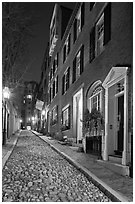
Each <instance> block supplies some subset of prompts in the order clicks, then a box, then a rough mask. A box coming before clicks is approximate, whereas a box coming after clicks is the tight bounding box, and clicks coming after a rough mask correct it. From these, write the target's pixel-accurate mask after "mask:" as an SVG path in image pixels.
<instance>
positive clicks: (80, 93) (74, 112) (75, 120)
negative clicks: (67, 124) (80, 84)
mask: <svg viewBox="0 0 135 204" xmlns="http://www.w3.org/2000/svg"><path fill="white" fill-rule="evenodd" d="M78 96H79V97H80V99H79V100H81V101H82V112H81V120H83V88H80V89H79V90H78V91H77V92H76V93H75V94H74V95H73V135H74V136H75V138H76V143H78V135H77V132H78V127H77V124H78V122H77V100H76V99H77V97H78ZM81 129H82V128H81ZM81 133H82V134H83V132H82V130H81ZM82 136H83V135H82Z"/></svg>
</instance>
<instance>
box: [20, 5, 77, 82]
mask: <svg viewBox="0 0 135 204" xmlns="http://www.w3.org/2000/svg"><path fill="white" fill-rule="evenodd" d="M55 3H56V2H40V3H39V2H28V3H26V4H27V5H28V8H29V9H30V10H32V12H33V13H35V14H36V15H37V16H39V19H40V20H39V22H38V23H37V24H35V25H34V26H32V31H33V34H34V37H33V38H32V39H31V40H30V41H29V47H30V53H29V55H30V64H31V65H30V66H29V69H28V70H27V72H26V74H25V75H24V80H25V81H30V80H34V81H37V82H39V81H40V76H41V66H42V62H43V56H44V52H45V49H46V45H47V42H48V41H49V25H50V21H51V16H52V13H53V8H54V5H55ZM59 4H60V5H63V6H65V7H69V8H74V6H75V2H60V3H59Z"/></svg>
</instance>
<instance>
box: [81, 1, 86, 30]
mask: <svg viewBox="0 0 135 204" xmlns="http://www.w3.org/2000/svg"><path fill="white" fill-rule="evenodd" d="M84 19H85V4H84V3H82V6H81V30H82V28H83V25H84Z"/></svg>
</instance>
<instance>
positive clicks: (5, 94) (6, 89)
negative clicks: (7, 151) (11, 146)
mask: <svg viewBox="0 0 135 204" xmlns="http://www.w3.org/2000/svg"><path fill="white" fill-rule="evenodd" d="M9 96H10V91H9V88H8V87H5V88H4V89H3V98H4V99H5V105H4V107H5V111H4V127H3V141H2V144H3V145H5V144H6V139H7V138H6V137H7V136H6V117H7V114H6V111H7V110H6V109H7V108H6V107H7V102H6V100H7V99H9Z"/></svg>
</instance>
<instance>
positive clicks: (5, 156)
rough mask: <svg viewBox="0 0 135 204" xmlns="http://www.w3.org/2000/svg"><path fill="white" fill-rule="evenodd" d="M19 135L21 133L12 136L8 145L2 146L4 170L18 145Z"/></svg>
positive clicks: (7, 142) (8, 140)
mask: <svg viewBox="0 0 135 204" xmlns="http://www.w3.org/2000/svg"><path fill="white" fill-rule="evenodd" d="M19 134H20V133H19V132H17V133H15V135H12V136H11V137H10V138H9V139H7V141H6V145H2V168H3V167H4V165H5V163H6V161H7V160H8V158H9V156H10V154H11V153H12V151H13V149H14V146H15V145H16V143H17V140H18V136H19Z"/></svg>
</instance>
